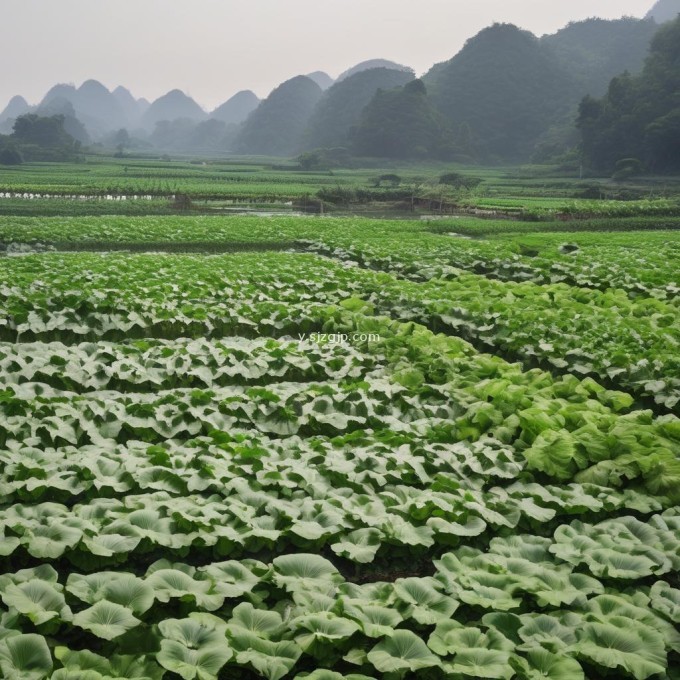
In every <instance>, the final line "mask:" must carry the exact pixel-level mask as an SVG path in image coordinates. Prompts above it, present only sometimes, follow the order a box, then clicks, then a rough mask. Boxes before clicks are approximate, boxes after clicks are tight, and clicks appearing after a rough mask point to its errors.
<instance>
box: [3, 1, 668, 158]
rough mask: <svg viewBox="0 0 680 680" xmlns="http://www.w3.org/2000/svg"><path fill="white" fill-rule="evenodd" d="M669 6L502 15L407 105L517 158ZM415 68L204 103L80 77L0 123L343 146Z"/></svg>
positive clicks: (594, 88)
mask: <svg viewBox="0 0 680 680" xmlns="http://www.w3.org/2000/svg"><path fill="white" fill-rule="evenodd" d="M679 12H680V0H659V2H657V3H656V5H655V6H654V7H653V8H652V9H651V10H650V12H649V13H648V15H647V17H646V18H645V19H642V20H638V19H632V18H624V19H619V20H612V21H608V20H602V19H588V20H586V21H582V22H577V23H571V24H569V25H568V26H566V27H565V28H563V29H561V30H560V31H558V32H557V33H555V34H552V35H547V36H543V37H542V38H537V37H536V36H534V35H533V34H531V33H529V32H527V31H523V30H520V29H518V28H517V27H515V26H512V25H509V24H503V25H494V26H491V27H489V28H486V29H484V30H483V31H481V32H480V33H479V34H477V35H476V36H475V37H473V38H471V39H470V40H468V42H467V43H466V44H465V46H464V47H463V49H462V50H461V51H460V52H459V53H458V54H456V55H455V56H454V57H453V58H452V59H450V60H449V61H447V62H443V63H441V64H436V65H434V66H433V67H432V68H431V69H430V70H429V71H428V72H427V73H426V74H424V75H423V76H422V83H423V85H424V89H423V96H426V97H427V105H426V106H425V105H424V104H423V106H420V107H417V108H418V110H420V111H421V115H426V116H427V117H429V119H430V125H432V124H433V123H432V117H433V116H437V122H436V126H437V127H439V126H440V125H441V126H442V129H448V130H449V131H450V136H451V139H450V141H451V143H452V144H454V145H455V144H458V145H459V146H460V144H461V139H462V138H464V141H465V144H466V145H468V146H470V147H472V146H474V147H475V150H476V155H477V156H479V157H483V158H486V159H493V160H503V159H508V160H509V159H512V160H517V159H522V158H523V157H526V156H527V153H528V151H532V152H533V151H535V149H536V147H537V146H540V145H541V144H543V145H548V146H550V144H552V143H555V139H556V138H559V139H558V142H557V143H560V141H559V140H564V139H566V138H567V137H568V136H569V135H570V134H571V133H572V132H573V120H574V117H575V112H576V109H577V106H578V103H579V102H580V101H581V99H582V98H583V97H584V96H586V95H591V96H595V97H599V96H602V95H603V94H605V92H606V90H607V87H608V84H609V82H610V80H611V79H612V78H614V77H615V76H617V75H619V74H620V73H622V72H624V71H628V72H630V73H633V74H635V73H639V72H640V71H641V69H642V66H643V64H644V60H645V57H646V54H647V50H648V47H649V43H650V40H651V38H652V37H653V35H654V33H655V32H656V31H657V30H658V28H659V24H661V23H663V22H665V21H668V20H671V19H674V18H675V17H676V16H677V15H678V13H679ZM414 79H415V74H414V72H413V71H412V70H411V69H409V68H408V67H406V66H402V65H400V64H396V63H394V62H390V61H387V60H384V59H375V60H370V61H366V62H362V63H361V64H357V65H356V66H354V67H352V68H350V69H348V70H347V71H345V72H344V73H342V74H341V75H340V76H339V77H338V78H337V79H336V80H333V79H332V78H331V77H330V76H329V75H328V74H326V73H324V72H321V71H316V72H313V73H310V74H308V75H306V76H302V75H301V76H296V77H294V78H291V79H290V80H288V81H286V82H284V83H282V84H281V85H279V86H278V87H277V88H275V89H274V90H273V91H272V92H271V94H270V95H269V96H268V97H266V98H265V99H264V100H260V99H259V98H258V97H257V96H256V95H255V94H254V93H253V92H251V91H249V90H245V91H242V92H238V93H236V94H235V95H233V96H232V97H231V98H229V99H228V100H226V101H225V102H224V103H223V104H221V105H220V106H218V107H217V108H215V109H214V110H213V111H210V112H207V111H205V110H204V109H203V108H202V107H201V106H200V105H199V104H198V103H197V102H196V101H194V100H193V99H192V98H191V97H189V96H188V95H186V94H185V93H183V92H182V91H180V90H172V91H170V92H168V93H167V94H165V95H163V96H161V97H159V98H158V99H156V100H155V101H153V102H148V101H147V100H146V99H137V98H135V97H134V96H133V95H132V94H131V93H130V91H129V90H127V89H126V88H124V87H117V88H115V89H114V90H112V91H110V90H108V89H107V88H106V87H104V86H103V85H102V84H101V83H99V82H98V81H96V80H88V81H86V82H84V83H83V84H82V85H80V87H77V88H76V87H75V86H73V85H64V84H58V85H55V86H54V87H53V88H51V89H50V90H49V92H48V93H47V94H46V95H45V97H44V98H43V99H42V101H41V102H40V103H39V104H37V105H36V106H30V105H29V104H28V102H27V101H26V100H25V99H24V98H23V97H20V96H16V97H13V98H12V99H11V100H10V102H9V104H8V105H7V107H6V108H5V109H4V111H2V113H0V133H2V132H4V133H8V132H11V127H12V124H13V121H14V120H15V119H16V118H17V117H18V116H21V115H24V114H26V113H37V114H38V115H54V114H61V115H63V116H64V118H65V125H64V127H65V129H66V131H67V132H68V133H69V134H71V135H72V136H73V137H74V138H75V139H78V140H79V141H81V142H83V143H90V142H92V141H103V142H104V143H105V144H106V143H111V140H112V139H114V135H115V133H116V132H117V131H119V130H121V129H126V130H128V132H129V134H130V135H132V137H133V138H139V139H140V140H144V143H146V144H152V145H153V146H154V147H156V148H159V149H163V150H172V151H178V152H208V151H213V152H214V151H217V152H229V151H231V152H237V153H244V154H263V155H273V156H275V155H280V156H290V155H294V154H296V153H299V152H301V151H304V150H310V149H315V148H321V147H323V148H329V147H343V146H349V145H350V144H351V143H352V140H353V139H354V136H355V134H356V128H357V126H359V125H360V124H361V121H362V116H367V115H369V113H368V111H367V107H368V106H369V104H370V103H371V102H372V100H373V99H374V98H375V96H376V93H378V92H380V91H385V90H391V89H393V88H399V87H403V86H405V85H406V84H407V83H409V82H410V81H412V80H414ZM411 92H412V94H414V95H415V94H416V93H418V94H419V93H420V89H418V88H416V90H412V91H411ZM384 105H385V104H384V103H383V106H384ZM425 111H427V113H426V114H425V113H423V112H425ZM373 113H374V114H375V111H374V112H373Z"/></svg>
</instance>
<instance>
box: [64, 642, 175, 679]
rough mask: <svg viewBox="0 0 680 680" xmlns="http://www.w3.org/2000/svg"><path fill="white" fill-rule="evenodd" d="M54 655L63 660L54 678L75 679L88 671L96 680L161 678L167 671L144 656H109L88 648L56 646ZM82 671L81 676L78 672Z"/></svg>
mask: <svg viewBox="0 0 680 680" xmlns="http://www.w3.org/2000/svg"><path fill="white" fill-rule="evenodd" d="M54 656H55V657H56V658H57V659H59V661H61V663H62V665H63V666H64V668H63V669H60V670H59V671H57V672H56V673H55V674H54V675H52V679H54V680H73V679H74V678H78V677H82V678H83V680H86V679H87V677H88V676H87V675H86V674H87V673H96V674H97V677H96V680H99V679H100V678H101V677H102V676H104V677H105V678H109V677H114V678H128V679H130V680H161V678H162V677H163V675H164V673H165V671H164V670H163V669H162V668H160V667H159V666H158V664H156V663H155V662H154V661H152V660H147V658H146V657H144V656H141V657H140V656H139V655H135V656H123V655H113V656H109V657H108V658H104V657H103V656H99V654H94V653H93V652H89V651H86V650H81V651H78V652H74V651H72V650H70V649H68V648H67V647H56V648H55V650H54ZM79 672H80V673H82V676H79V675H78V673H79Z"/></svg>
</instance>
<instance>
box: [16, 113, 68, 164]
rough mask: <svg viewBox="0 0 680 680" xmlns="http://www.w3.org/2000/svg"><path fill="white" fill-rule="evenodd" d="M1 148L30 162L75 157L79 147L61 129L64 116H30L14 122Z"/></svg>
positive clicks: (27, 115)
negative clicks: (14, 151)
mask: <svg viewBox="0 0 680 680" xmlns="http://www.w3.org/2000/svg"><path fill="white" fill-rule="evenodd" d="M3 146H4V148H12V149H16V150H17V151H18V152H19V154H20V155H21V156H22V157H23V158H24V159H25V160H29V161H66V160H73V159H74V158H75V157H76V156H77V154H78V152H79V151H80V146H81V145H80V142H79V141H78V140H76V139H74V138H73V137H72V136H71V135H70V134H69V133H68V132H67V131H66V130H65V129H64V116H39V115H37V114H35V113H29V114H26V115H25V116H19V117H18V118H17V119H16V120H15V121H14V128H13V132H12V134H11V135H10V136H9V137H8V138H6V142H5V144H4V145H3Z"/></svg>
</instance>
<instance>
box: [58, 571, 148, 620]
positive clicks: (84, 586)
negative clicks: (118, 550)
mask: <svg viewBox="0 0 680 680" xmlns="http://www.w3.org/2000/svg"><path fill="white" fill-rule="evenodd" d="M66 590H68V592H69V593H71V594H73V595H75V596H76V597H78V598H79V599H81V600H82V601H83V602H87V603H88V604H96V603H97V602H98V601H99V600H108V601H109V602H114V603H115V604H119V605H122V606H123V607H126V608H127V609H129V610H130V611H131V612H132V613H133V614H143V613H144V612H145V611H147V610H148V609H149V608H150V607H151V605H152V604H153V601H154V592H153V588H152V587H151V586H150V585H149V584H148V583H145V582H144V581H143V580H142V579H140V578H138V577H137V576H135V575H134V574H128V573H125V572H115V571H103V572H98V573H95V574H88V575H86V576H83V575H80V574H71V575H70V576H69V577H68V580H67V582H66Z"/></svg>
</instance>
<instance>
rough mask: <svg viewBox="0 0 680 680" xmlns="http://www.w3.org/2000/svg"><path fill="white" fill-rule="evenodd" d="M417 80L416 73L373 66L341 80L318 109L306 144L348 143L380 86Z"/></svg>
mask: <svg viewBox="0 0 680 680" xmlns="http://www.w3.org/2000/svg"><path fill="white" fill-rule="evenodd" d="M410 80H413V74H411V73H410V72H406V71H398V70H395V69H389V68H371V69H368V70H366V71H359V72H358V73H355V74H354V75H351V76H349V77H348V78H345V79H344V80H341V81H338V82H337V83H335V85H333V86H332V87H331V88H330V89H329V90H327V91H326V92H325V93H324V95H323V97H322V98H321V99H320V100H319V103H318V104H317V105H316V107H315V109H314V113H313V114H312V117H311V118H310V120H309V125H308V126H307V130H306V131H305V134H304V137H303V140H304V145H305V148H308V149H315V148H319V147H334V146H342V145H346V144H347V143H348V141H349V135H350V131H351V129H352V128H353V127H354V126H356V125H357V123H358V122H359V118H360V117H361V112H362V111H363V110H364V108H365V107H366V105H367V104H368V103H369V102H370V101H371V99H372V98H373V96H374V95H375V93H376V92H377V91H378V90H379V89H383V90H389V89H392V88H394V87H398V86H400V85H405V84H406V83H408V82H409V81H410Z"/></svg>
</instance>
